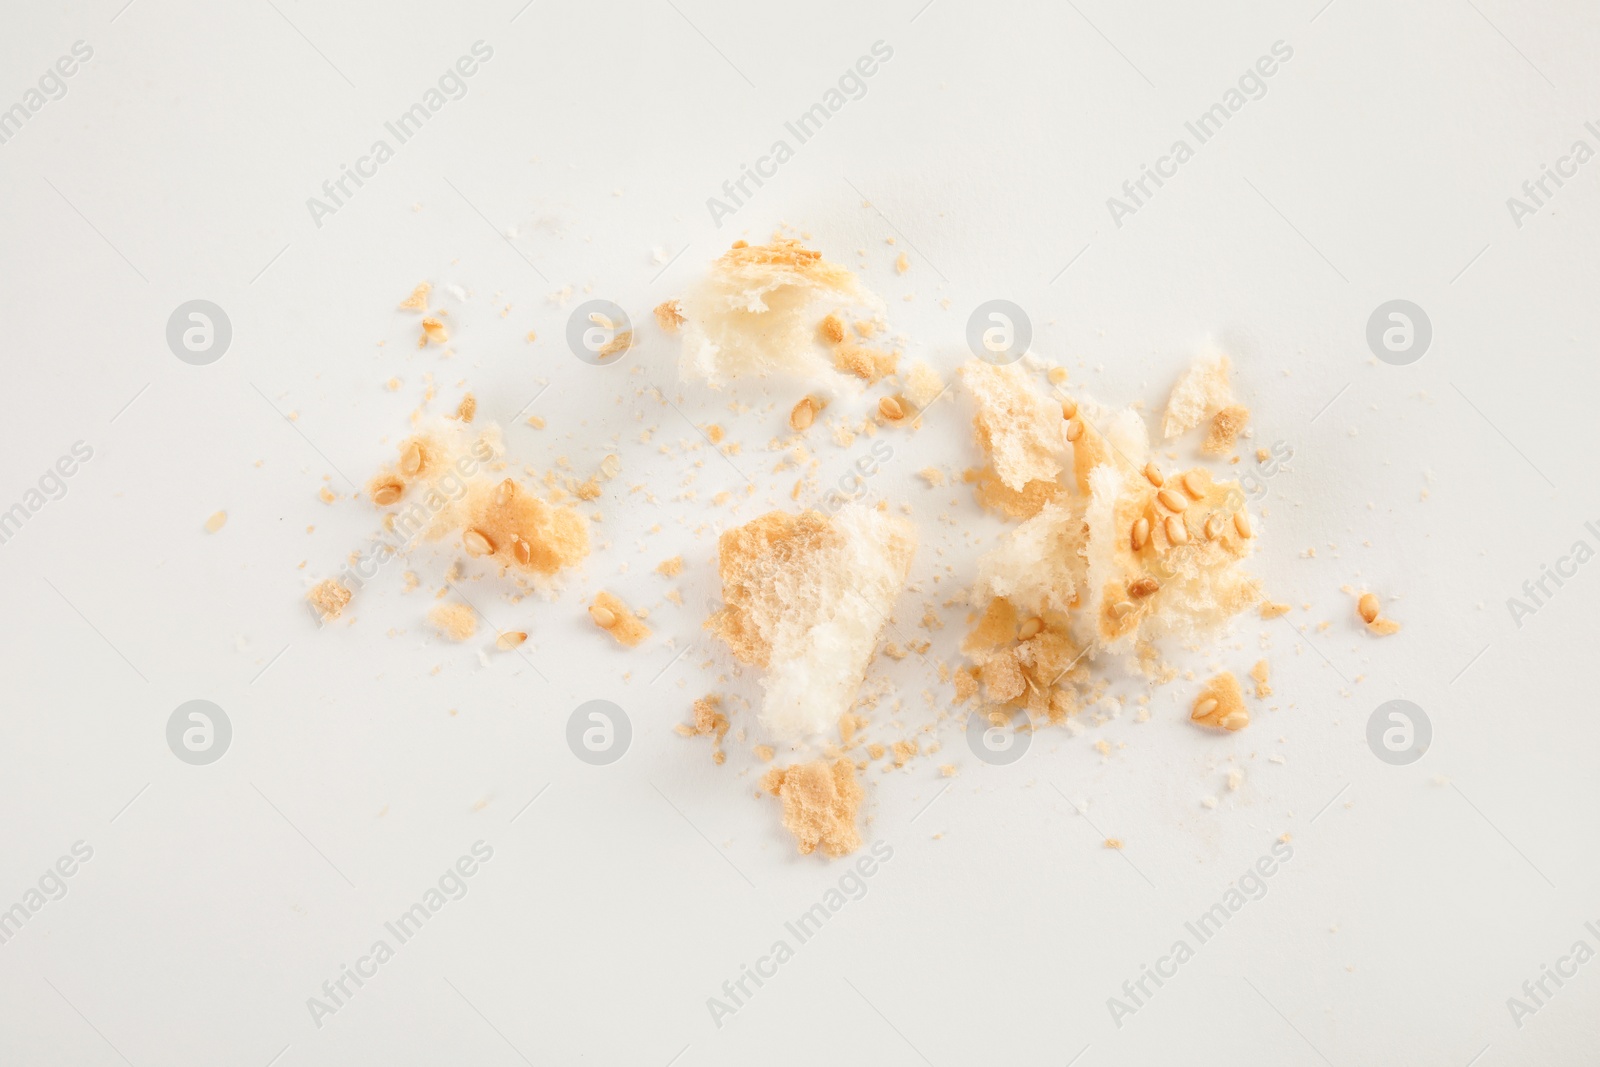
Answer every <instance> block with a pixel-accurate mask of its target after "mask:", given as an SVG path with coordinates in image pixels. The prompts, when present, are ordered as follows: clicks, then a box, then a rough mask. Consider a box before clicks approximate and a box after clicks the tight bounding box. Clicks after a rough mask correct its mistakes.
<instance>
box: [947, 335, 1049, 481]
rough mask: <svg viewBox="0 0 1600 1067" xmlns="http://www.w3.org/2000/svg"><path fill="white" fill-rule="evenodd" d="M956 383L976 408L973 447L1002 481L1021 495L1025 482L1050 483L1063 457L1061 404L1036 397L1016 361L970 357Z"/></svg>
mask: <svg viewBox="0 0 1600 1067" xmlns="http://www.w3.org/2000/svg"><path fill="white" fill-rule="evenodd" d="M961 381H962V383H963V384H964V385H966V387H967V392H968V394H969V395H970V396H971V397H972V401H973V404H974V405H975V406H976V411H975V412H974V414H973V417H972V429H973V432H974V433H975V434H976V435H977V439H978V445H979V446H980V447H981V448H982V449H983V450H984V452H985V453H986V454H987V455H988V456H989V460H990V463H991V464H992V466H993V469H994V473H995V475H996V476H997V477H998V478H999V479H1000V482H1001V484H1002V485H1004V486H1005V487H1006V488H1007V489H1010V490H1012V491H1014V492H1018V493H1021V492H1024V491H1025V488H1026V486H1027V485H1028V483H1029V482H1054V481H1055V480H1056V476H1057V475H1058V474H1060V473H1061V471H1062V467H1063V461H1064V460H1065V458H1066V437H1065V436H1064V432H1065V429H1066V426H1065V422H1064V421H1063V420H1062V417H1061V406H1060V405H1059V404H1057V403H1054V402H1052V401H1050V400H1048V399H1046V398H1045V397H1042V396H1040V395H1039V393H1038V392H1037V391H1036V390H1035V389H1034V388H1033V386H1032V384H1031V383H1030V382H1029V381H1028V379H1027V377H1026V376H1025V375H1024V374H1023V372H1022V371H1021V369H1019V368H1018V367H1017V366H1016V365H1015V364H1007V365H1005V366H996V365H994V364H992V363H987V362H985V361H984V360H981V359H974V360H969V361H968V362H967V363H965V364H964V365H962V367H961Z"/></svg>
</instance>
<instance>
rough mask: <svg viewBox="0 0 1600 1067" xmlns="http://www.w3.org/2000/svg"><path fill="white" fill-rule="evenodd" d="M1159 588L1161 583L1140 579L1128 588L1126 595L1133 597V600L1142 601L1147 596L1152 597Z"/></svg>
mask: <svg viewBox="0 0 1600 1067" xmlns="http://www.w3.org/2000/svg"><path fill="white" fill-rule="evenodd" d="M1160 588H1161V583H1160V582H1158V581H1156V580H1155V579H1154V578H1140V579H1139V580H1138V581H1136V582H1134V583H1133V584H1132V585H1130V586H1128V595H1129V596H1131V597H1133V598H1134V599H1135V600H1143V599H1144V598H1145V597H1147V596H1153V595H1154V594H1155V592H1156V590H1158V589H1160Z"/></svg>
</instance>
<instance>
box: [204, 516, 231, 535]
mask: <svg viewBox="0 0 1600 1067" xmlns="http://www.w3.org/2000/svg"><path fill="white" fill-rule="evenodd" d="M227 524H228V513H227V512H226V511H215V512H212V514H211V517H210V518H209V519H207V520H206V533H216V532H217V531H218V530H220V529H222V528H223V527H224V526H226V525H227Z"/></svg>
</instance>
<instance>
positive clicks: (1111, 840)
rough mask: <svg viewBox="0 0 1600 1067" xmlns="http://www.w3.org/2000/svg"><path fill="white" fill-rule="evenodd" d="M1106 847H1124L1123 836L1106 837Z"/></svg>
mask: <svg viewBox="0 0 1600 1067" xmlns="http://www.w3.org/2000/svg"><path fill="white" fill-rule="evenodd" d="M1105 847H1106V848H1115V849H1120V848H1122V838H1120V837H1108V838H1106V845H1105Z"/></svg>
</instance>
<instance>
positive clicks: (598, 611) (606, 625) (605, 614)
mask: <svg viewBox="0 0 1600 1067" xmlns="http://www.w3.org/2000/svg"><path fill="white" fill-rule="evenodd" d="M589 618H591V619H593V620H594V624H595V625H596V626H598V627H600V629H602V630H609V629H611V628H612V627H613V626H615V625H616V624H617V617H616V616H615V615H614V614H612V613H611V609H609V608H603V607H601V606H600V605H599V604H590V605H589Z"/></svg>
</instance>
